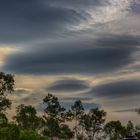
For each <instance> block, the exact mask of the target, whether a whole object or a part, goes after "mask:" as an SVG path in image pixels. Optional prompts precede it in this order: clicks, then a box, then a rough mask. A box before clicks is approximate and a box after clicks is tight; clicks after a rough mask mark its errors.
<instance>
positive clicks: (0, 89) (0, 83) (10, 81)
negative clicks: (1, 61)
mask: <svg viewBox="0 0 140 140" xmlns="http://www.w3.org/2000/svg"><path fill="white" fill-rule="evenodd" d="M13 91H14V77H13V75H11V74H5V73H3V72H0V112H3V111H5V110H6V109H7V108H10V107H11V101H10V100H9V99H7V98H6V96H7V93H11V92H13Z"/></svg>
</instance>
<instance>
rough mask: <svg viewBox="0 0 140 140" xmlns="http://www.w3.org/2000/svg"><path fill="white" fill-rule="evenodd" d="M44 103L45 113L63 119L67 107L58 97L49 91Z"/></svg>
mask: <svg viewBox="0 0 140 140" xmlns="http://www.w3.org/2000/svg"><path fill="white" fill-rule="evenodd" d="M43 103H44V104H45V105H46V108H45V110H44V111H45V113H46V114H47V116H50V117H54V118H57V119H58V120H60V121H62V120H61V119H62V117H63V116H64V111H65V108H64V107H62V106H61V105H60V103H59V101H58V98H57V97H55V96H53V95H52V94H50V93H48V95H47V96H46V97H45V98H44V99H43Z"/></svg>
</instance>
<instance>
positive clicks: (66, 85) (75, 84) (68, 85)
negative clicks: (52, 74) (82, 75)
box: [47, 79, 90, 93]
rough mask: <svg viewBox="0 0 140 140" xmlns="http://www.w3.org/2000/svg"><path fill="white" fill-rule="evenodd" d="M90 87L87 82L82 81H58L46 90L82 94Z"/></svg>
mask: <svg viewBox="0 0 140 140" xmlns="http://www.w3.org/2000/svg"><path fill="white" fill-rule="evenodd" d="M89 89H90V86H89V84H88V83H87V82H85V81H82V80H76V79H71V80H59V81H56V82H54V83H53V84H52V85H51V86H50V87H48V88H47V90H48V91H49V92H52V93H53V92H82V91H85V90H89Z"/></svg>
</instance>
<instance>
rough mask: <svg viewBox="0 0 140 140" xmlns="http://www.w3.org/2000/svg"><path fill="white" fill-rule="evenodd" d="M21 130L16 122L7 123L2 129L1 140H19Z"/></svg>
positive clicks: (0, 132)
mask: <svg viewBox="0 0 140 140" xmlns="http://www.w3.org/2000/svg"><path fill="white" fill-rule="evenodd" d="M19 135H20V130H19V128H18V127H17V126H16V125H14V124H7V126H5V127H3V128H1V129H0V139H1V140H19Z"/></svg>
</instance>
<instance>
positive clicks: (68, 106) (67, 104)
mask: <svg viewBox="0 0 140 140" xmlns="http://www.w3.org/2000/svg"><path fill="white" fill-rule="evenodd" d="M60 104H61V105H62V106H64V107H65V108H66V109H67V110H68V109H71V106H72V105H73V104H74V101H73V102H64V101H61V102H60ZM82 104H83V107H84V109H85V110H89V109H92V108H97V107H100V105H99V104H96V103H85V102H83V103H82ZM35 107H36V109H37V110H38V111H40V112H43V111H44V109H45V104H43V103H39V104H38V105H36V106H35Z"/></svg>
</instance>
